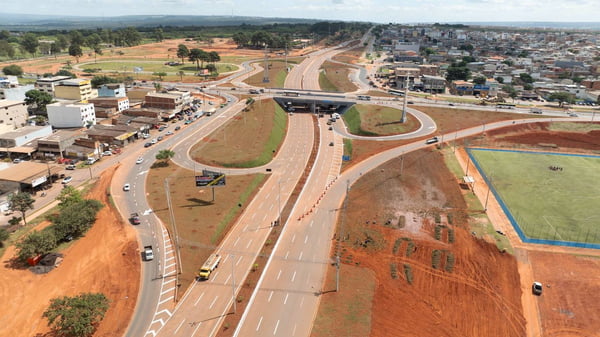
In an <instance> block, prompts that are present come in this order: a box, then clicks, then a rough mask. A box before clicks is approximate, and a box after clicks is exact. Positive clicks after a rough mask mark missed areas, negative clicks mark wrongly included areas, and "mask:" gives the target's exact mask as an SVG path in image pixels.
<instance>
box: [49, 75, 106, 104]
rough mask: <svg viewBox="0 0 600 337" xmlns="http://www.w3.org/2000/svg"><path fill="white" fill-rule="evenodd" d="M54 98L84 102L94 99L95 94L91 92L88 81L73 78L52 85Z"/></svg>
mask: <svg viewBox="0 0 600 337" xmlns="http://www.w3.org/2000/svg"><path fill="white" fill-rule="evenodd" d="M54 96H55V97H56V98H61V99H70V100H75V101H86V100H88V99H90V98H93V97H96V96H97V93H95V92H94V91H93V90H92V84H91V81H90V80H84V79H80V78H73V79H69V80H64V81H61V82H60V83H58V84H56V85H54Z"/></svg>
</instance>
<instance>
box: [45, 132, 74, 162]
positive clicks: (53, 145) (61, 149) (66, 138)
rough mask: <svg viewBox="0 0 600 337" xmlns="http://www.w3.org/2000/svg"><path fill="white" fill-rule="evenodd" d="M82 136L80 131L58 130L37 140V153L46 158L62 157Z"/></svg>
mask: <svg viewBox="0 0 600 337" xmlns="http://www.w3.org/2000/svg"><path fill="white" fill-rule="evenodd" d="M83 136H84V135H83V134H82V133H81V132H80V131H68V130H58V131H56V132H54V133H53V134H51V135H49V136H46V137H42V138H39V139H38V140H37V153H38V155H41V156H43V157H47V158H53V157H64V156H66V150H67V148H68V147H69V146H71V145H73V144H74V143H75V140H76V139H78V138H81V137H83Z"/></svg>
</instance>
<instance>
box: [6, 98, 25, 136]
mask: <svg viewBox="0 0 600 337" xmlns="http://www.w3.org/2000/svg"><path fill="white" fill-rule="evenodd" d="M28 116H29V115H28V113H27V105H26V104H25V102H23V101H9V100H0V132H7V131H11V130H14V129H17V128H20V127H23V126H25V125H27V117H28Z"/></svg>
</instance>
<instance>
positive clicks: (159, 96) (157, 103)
mask: <svg viewBox="0 0 600 337" xmlns="http://www.w3.org/2000/svg"><path fill="white" fill-rule="evenodd" d="M188 94H189V93H188ZM184 103H185V102H184V97H183V95H179V94H174V93H171V92H169V93H162V92H152V93H148V94H147V95H146V97H145V98H144V106H145V107H148V108H157V109H166V110H175V112H179V111H181V109H182V108H183V105H184Z"/></svg>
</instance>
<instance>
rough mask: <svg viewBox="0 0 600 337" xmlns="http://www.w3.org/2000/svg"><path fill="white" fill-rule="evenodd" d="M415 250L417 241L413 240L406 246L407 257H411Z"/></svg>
mask: <svg viewBox="0 0 600 337" xmlns="http://www.w3.org/2000/svg"><path fill="white" fill-rule="evenodd" d="M414 250H415V243H414V242H412V241H409V242H408V246H406V257H410V256H411V255H412V253H413V251H414Z"/></svg>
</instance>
